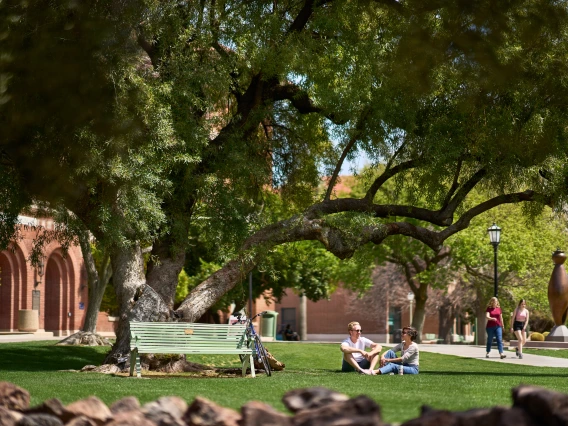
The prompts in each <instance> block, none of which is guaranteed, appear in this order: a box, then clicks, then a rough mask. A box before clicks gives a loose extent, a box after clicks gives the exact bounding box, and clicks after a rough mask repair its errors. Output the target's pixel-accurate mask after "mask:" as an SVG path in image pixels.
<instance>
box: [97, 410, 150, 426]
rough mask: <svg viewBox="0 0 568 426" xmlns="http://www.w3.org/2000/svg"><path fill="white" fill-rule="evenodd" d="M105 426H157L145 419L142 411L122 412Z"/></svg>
mask: <svg viewBox="0 0 568 426" xmlns="http://www.w3.org/2000/svg"><path fill="white" fill-rule="evenodd" d="M105 426H156V423H154V422H152V421H150V420H148V419H147V418H146V417H144V414H142V412H141V411H122V412H120V413H117V414H115V415H114V417H113V419H112V420H111V421H110V422H108V423H106V424H105Z"/></svg>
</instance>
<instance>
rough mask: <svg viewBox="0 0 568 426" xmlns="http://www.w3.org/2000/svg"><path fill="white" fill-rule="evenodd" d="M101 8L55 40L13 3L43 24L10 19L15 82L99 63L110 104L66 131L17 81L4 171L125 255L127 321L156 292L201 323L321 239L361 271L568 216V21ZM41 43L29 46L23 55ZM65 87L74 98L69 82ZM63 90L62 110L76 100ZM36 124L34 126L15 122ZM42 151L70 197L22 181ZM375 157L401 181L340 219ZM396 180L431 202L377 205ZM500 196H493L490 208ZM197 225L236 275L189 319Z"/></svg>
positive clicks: (334, 10) (379, 179)
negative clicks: (295, 251)
mask: <svg viewBox="0 0 568 426" xmlns="http://www.w3.org/2000/svg"><path fill="white" fill-rule="evenodd" d="M95 3H96V7H90V6H91V5H90V3H89V2H85V4H84V5H83V4H81V6H78V5H75V4H74V3H73V5H75V6H74V9H73V10H72V11H68V10H63V9H64V8H63V9H57V8H54V7H53V6H52V5H51V4H47V3H45V4H43V6H44V9H47V10H49V11H51V12H53V13H51V14H49V15H48V16H49V17H50V18H51V17H53V19H51V20H50V19H46V18H44V17H43V16H41V18H42V19H44V20H45V21H46V22H48V23H53V26H52V27H50V26H48V25H42V26H40V25H38V22H39V19H40V17H39V12H38V11H37V10H36V9H34V8H33V7H30V8H29V9H26V10H20V9H17V8H18V7H20V8H21V7H22V6H21V5H19V4H18V5H16V6H14V5H11V6H14V8H16V9H13V10H17V11H18V12H21V13H18V14H16V15H13V16H12V15H11V16H8V13H6V14H5V15H6V16H5V19H4V21H5V22H6V23H7V24H9V25H8V26H7V27H8V28H9V29H10V31H13V32H14V37H11V36H10V34H11V33H10V34H9V36H8V37H7V40H8V43H9V44H10V43H11V44H10V46H9V47H10V48H12V49H13V51H12V52H11V53H12V56H9V55H3V58H10V60H11V61H12V62H10V66H11V67H13V68H14V70H17V69H18V68H17V67H18V66H19V67H22V64H26V60H25V59H26V56H25V55H27V54H30V55H34V52H36V53H37V52H41V53H42V55H43V57H45V55H48V54H50V53H46V52H51V51H52V50H53V51H54V52H56V53H58V54H59V55H60V56H62V57H63V58H69V57H71V58H83V59H84V60H81V61H75V60H71V62H72V64H71V65H73V66H76V65H77V64H88V65H89V67H80V68H79V69H78V70H77V72H75V73H74V74H73V76H75V77H76V80H77V84H78V87H79V89H80V88H81V84H80V82H81V81H83V80H82V79H85V78H86V79H87V81H89V80H88V76H89V75H93V76H94V77H97V78H93V80H92V81H93V82H96V83H97V84H95V85H94V86H92V88H93V90H92V91H91V92H88V93H92V96H93V99H91V101H92V102H88V101H89V96H86V99H85V102H86V103H85V106H89V108H88V109H86V110H87V111H90V114H87V115H86V116H83V115H81V114H77V112H82V110H81V109H80V108H66V109H65V111H66V113H67V115H69V116H70V117H72V118H73V120H67V121H66V114H60V115H61V117H60V116H59V115H56V116H55V119H53V120H49V119H48V118H49V117H48V118H46V117H45V116H42V115H40V116H39V118H38V117H36V116H35V115H31V112H33V111H34V108H35V110H41V98H38V99H39V101H38V99H34V97H33V96H31V97H30V96H29V93H27V94H26V92H25V90H24V88H25V82H26V81H27V80H29V79H30V78H31V77H30V75H29V74H26V73H21V72H18V73H16V72H13V75H14V82H15V83H9V84H7V90H5V91H4V92H5V95H6V96H8V97H9V99H8V101H7V103H5V104H4V105H5V107H4V108H7V109H4V108H3V109H4V111H8V114H6V115H2V116H3V117H9V120H7V122H4V121H3V122H2V124H3V127H6V128H8V129H10V133H8V134H7V137H6V138H3V139H2V150H3V159H5V160H4V161H3V163H2V164H3V167H4V168H5V169H6V170H7V171H10V172H11V173H7V174H5V175H4V174H3V175H2V176H3V177H4V176H6V179H9V182H7V183H8V184H9V185H11V186H8V188H11V187H17V188H23V189H22V191H19V192H18V191H16V193H18V194H23V195H22V196H20V197H19V198H18V197H15V196H13V194H12V193H11V192H10V193H7V192H6V193H7V194H8V195H7V196H6V197H8V196H10V197H11V198H10V200H16V201H20V204H25V200H31V199H34V198H39V199H45V198H50V199H51V200H53V199H54V198H57V199H58V200H59V199H61V198H62V199H63V201H62V204H63V205H65V206H66V208H68V209H70V210H72V211H73V212H74V213H75V214H76V215H77V216H78V217H79V218H81V220H83V221H84V223H85V226H86V227H87V228H88V229H90V230H91V231H92V232H93V233H94V234H95V235H96V236H97V238H105V239H107V240H109V242H111V244H108V247H112V248H113V249H112V250H111V259H112V266H113V281H114V284H115V288H116V289H117V293H118V295H119V302H120V303H121V307H122V315H123V319H126V318H127V317H126V311H127V307H128V306H129V305H128V303H129V301H130V300H131V299H132V298H133V297H135V295H136V294H137V289H140V288H144V287H143V284H144V283H145V282H147V283H148V284H150V286H151V287H152V288H153V289H154V291H155V292H156V293H157V294H158V295H160V296H161V299H163V301H164V302H165V304H164V306H165V308H164V309H165V312H164V313H163V315H162V316H161V317H163V318H167V317H169V318H171V317H182V318H183V319H184V320H187V321H193V320H195V319H196V318H198V317H199V316H201V315H202V314H203V313H204V312H205V311H206V310H207V308H208V307H209V306H211V305H212V304H213V303H215V301H216V300H218V299H219V298H220V297H221V296H222V295H223V294H225V293H226V292H227V291H228V290H230V289H231V288H232V287H234V286H235V285H236V284H237V283H238V282H240V281H241V279H242V277H243V276H244V275H246V274H247V273H248V272H249V271H250V270H251V269H252V268H253V267H254V266H255V265H256V264H257V263H258V262H259V261H260V259H261V258H262V257H263V256H264V255H265V254H266V253H267V252H269V251H270V250H272V249H273V248H274V247H276V246H277V245H280V244H284V243H289V242H294V241H300V240H316V241H320V242H321V243H322V244H323V246H324V247H325V248H326V249H327V250H329V251H330V252H331V253H333V254H335V255H336V256H337V257H339V258H349V257H351V256H352V255H353V254H354V253H355V252H356V251H357V250H358V249H359V248H360V247H362V246H363V245H365V244H367V243H373V244H381V243H382V242H383V241H384V240H385V239H386V238H389V237H391V236H394V235H405V236H409V237H412V238H414V239H416V240H419V241H421V242H422V243H424V244H425V245H427V246H428V247H430V248H431V249H432V250H434V251H435V252H437V251H439V250H440V249H441V247H442V245H443V243H444V241H445V240H446V239H447V238H448V237H450V236H451V235H454V234H456V233H457V232H459V231H461V230H463V229H465V228H467V227H468V225H469V223H470V221H471V220H472V218H474V217H475V216H477V215H479V214H480V213H482V212H484V211H487V210H489V209H491V208H493V207H495V206H497V205H500V204H505V203H516V202H520V201H534V202H536V203H538V204H539V205H543V204H553V205H554V206H555V207H557V208H558V207H560V206H561V205H562V202H563V200H564V197H565V196H566V188H565V181H564V177H565V175H566V174H567V173H566V172H565V161H564V160H565V156H566V152H565V147H566V144H565V128H566V119H565V114H564V111H563V105H564V104H565V100H566V97H567V96H566V95H567V92H566V86H565V81H566V79H564V78H563V76H564V75H565V74H566V69H565V68H566V61H565V60H564V52H565V51H566V49H565V44H566V38H565V30H566V19H567V18H566V10H565V8H564V5H562V4H558V3H557V2H552V1H545V0H540V1H536V2H535V1H528V0H527V1H519V2H514V3H513V2H502V3H499V4H494V3H493V2H484V1H478V2H465V1H464V2H449V1H448V2H439V1H419V0H415V1H413V0H411V1H406V2H397V1H390V0H383V1H371V2H357V1H355V2H337V1H331V0H329V1H316V0H305V1H300V2H296V1H284V2H272V1H270V2H269V1H258V2H244V3H243V2H238V1H224V2H219V1H202V2H188V3H184V2H169V1H166V2H159V3H158V2H155V3H154V2H131V3H124V2H113V1H107V2H102V3H101V2H93V4H95ZM6 4H7V3H6V2H5V3H3V4H2V7H3V11H8V10H9V8H7V7H5V5H6ZM117 12H118V13H117ZM87 23H88V24H89V25H87ZM99 24H100V26H99ZM69 28H70V29H72V31H70V32H68V33H65V35H64V36H61V37H58V38H57V39H58V40H61V43H62V44H63V45H64V47H67V46H71V48H72V50H71V51H72V52H75V51H77V52H76V55H75V54H72V55H68V54H67V53H66V52H65V50H62V49H61V46H59V45H56V44H54V43H50V42H49V40H53V37H52V34H51V33H50V31H53V32H54V33H56V34H60V33H64V32H65V31H69ZM100 28H104V29H105V31H102V32H101V31H98V29H100ZM93 29H97V30H93ZM19 31H21V32H19ZM22 33H23V34H26V35H27V38H26V39H25V43H23V44H22V45H18V43H19V41H18V40H19V38H18V37H19V36H20V35H21V34H22ZM133 34H134V35H133ZM41 35H45V36H46V37H44V38H42V37H40V36H41ZM38 40H43V43H36V42H37V41H38ZM45 40H48V41H45ZM66 40H71V41H72V43H70V44H69V45H66V44H65V43H64V41H66ZM85 40H86V41H87V42H88V43H86V44H85V43H84V42H85ZM89 43H90V44H89ZM12 45H14V46H12ZM86 46H87V47H89V46H90V47H91V48H90V49H86V48H85V47H86ZM15 47H17V49H16V48H15ZM2 49H4V47H2ZM50 49H51V50H50ZM73 49H75V50H73ZM93 52H94V53H93ZM109 52H110V53H112V54H109ZM105 54H106V55H105ZM85 56H86V58H85ZM41 63H42V62H41V61H38V62H32V64H41ZM48 63H49V62H48ZM23 68H24V69H25V66H24V67H23ZM37 68H38V69H39V71H41V70H42V68H41V67H40V66H38V67H37ZM109 70H111V71H109ZM99 71H100V72H99ZM16 77H17V78H16ZM56 81H58V82H59V83H61V84H62V87H64V88H67V86H65V84H63V83H64V78H61V79H56ZM73 81H75V80H73ZM16 83H17V84H16ZM53 87H55V89H53ZM57 87H58V86H57V85H52V86H48V87H47V88H42V91H40V93H44V91H45V90H47V92H46V93H44V97H45V98H47V99H61V98H59V97H58V95H60V93H58V90H57ZM87 87H90V86H87ZM50 90H51V91H50ZM20 93H23V94H24V95H26V96H23V97H22V99H24V100H26V103H25V104H21V103H19V102H20V97H19V94H20ZM73 93H75V92H73ZM77 93H78V94H79V100H83V98H82V97H81V96H80V94H81V93H82V92H81V91H80V90H78V91H77ZM95 95H96V96H95ZM64 98H65V97H63V98H62V99H64ZM70 98H71V97H70ZM109 99H112V101H111V102H109ZM93 100H98V101H101V102H100V104H99V103H97V102H94V101H93ZM91 107H92V108H91ZM99 110H100V111H103V112H105V114H100V115H99V114H97V111H99ZM22 111H26V112H28V111H29V112H30V114H28V115H26V117H28V116H29V117H31V118H30V120H31V122H32V123H34V124H35V126H34V127H29V126H27V125H23V124H22V123H25V122H20V121H19V120H15V119H16V118H18V117H21V116H22V114H21V112H22ZM89 118H92V119H91V120H89ZM14 120H15V121H14ZM28 128H30V129H32V130H31V133H29V132H28V133H26V132H27V131H28ZM13 129H15V131H14V132H12V130H13ZM331 140H334V141H335V144H332V143H331V142H330V141H331ZM62 142H65V143H62ZM16 143H20V145H17V144H16ZM18 146H19V148H16V147H18ZM26 147H28V148H33V149H32V150H30V151H29V152H31V153H32V154H34V155H33V156H32V158H33V160H35V161H37V162H38V163H41V165H42V167H37V171H41V172H42V173H41V174H39V175H40V176H41V179H44V180H45V178H46V176H49V173H52V172H51V171H52V170H53V169H54V167H53V166H54V165H55V164H56V165H57V166H58V170H57V173H56V175H57V177H58V178H59V179H58V182H61V184H60V186H61V187H64V188H65V189H67V191H64V192H63V193H62V194H60V193H59V192H58V191H48V190H47V189H46V188H44V187H42V186H41V185H33V186H32V185H31V184H28V183H27V182H28V180H27V179H25V178H22V176H27V174H29V175H33V173H32V172H33V171H34V169H33V167H27V168H24V167H23V165H20V163H19V159H23V160H22V161H24V160H25V161H27V158H25V157H26V156H25V155H24V154H23V153H25V151H24V150H25V148H26ZM361 150H364V151H365V152H366V153H367V155H368V156H369V157H370V158H371V159H373V160H374V161H376V162H377V163H382V164H383V165H384V166H385V167H384V169H382V172H381V173H380V174H379V175H378V176H377V175H373V176H372V178H371V177H370V178H369V181H368V186H367V190H366V191H365V195H364V196H362V197H359V198H356V197H351V198H342V199H334V198H333V196H332V191H331V188H333V186H334V184H335V182H336V180H337V176H338V173H339V170H340V168H341V165H342V163H343V161H344V159H345V158H349V157H352V156H355V155H357V152H358V151H361ZM35 153H38V154H37V155H35ZM85 154H86V155H85ZM30 161H31V160H30ZM27 164H29V162H28V163H27ZM32 164H33V163H32ZM50 166H51V167H50ZM322 171H323V173H324V174H326V175H328V176H330V179H329V190H328V191H326V193H325V195H324V196H323V197H322V198H319V199H318V198H315V196H314V195H315V194H316V193H315V192H314V191H313V190H312V188H315V186H316V185H317V183H318V180H319V174H320V173H321V172H322ZM539 171H540V173H539ZM24 172H25V173H24ZM26 173H27V174H26ZM41 179H39V181H41ZM389 180H394V181H395V183H396V187H397V190H399V191H400V190H402V188H404V189H405V191H406V192H407V193H408V194H410V196H411V198H410V200H411V203H410V204H396V203H392V202H387V203H384V202H379V201H377V199H376V195H377V192H378V191H379V190H380V189H381V188H382V187H383V186H384V184H385V182H387V181H389ZM37 181H38V179H37V176H36V179H31V180H30V181H29V182H37ZM18 185H19V186H18ZM265 185H271V186H273V187H275V188H277V189H278V190H279V194H280V195H281V196H282V197H283V198H284V199H285V200H287V202H288V205H289V206H290V208H289V210H288V212H289V218H287V219H285V220H279V221H271V220H270V218H267V217H266V216H265V215H263V210H262V208H261V206H262V197H261V196H260V194H261V192H262V191H261V189H262V188H263V187H264V186H265ZM478 186H480V187H484V188H487V189H488V190H491V191H493V192H490V196H489V197H488V198H487V199H485V200H483V201H482V202H481V203H479V204H476V205H468V204H467V197H468V194H469V193H470V192H471V191H472V189H473V188H475V187H478ZM49 189H51V188H49ZM53 192H56V194H57V197H54V196H53V194H52V193H53ZM2 194H4V193H2ZM50 196H51V197H50ZM58 197H59V198H58ZM21 200H24V201H21ZM11 205H14V206H18V205H19V204H17V203H16V202H12V204H11ZM16 210H17V209H16V208H13V209H11V210H8V209H7V210H6V211H7V212H8V213H10V212H12V213H11V214H12V215H13V212H14V211H16ZM197 218H198V219H199V220H198V221H196V220H195V219H197ZM192 226H201V227H203V226H206V227H208V228H210V229H214V230H215V231H216V232H217V235H219V236H220V238H222V240H220V244H219V246H220V247H222V248H223V250H225V252H226V257H227V258H228V259H231V260H229V261H228V262H227V263H226V265H225V266H224V267H223V268H221V269H220V270H219V271H217V272H215V273H214V274H213V275H212V276H211V277H209V278H208V279H206V280H205V281H204V282H203V283H202V284H200V285H199V286H197V287H196V288H195V290H194V291H193V292H192V293H190V295H189V296H188V298H187V299H186V300H185V301H184V302H183V303H182V304H181V306H180V308H179V309H178V310H177V312H176V313H175V314H172V313H171V312H170V311H169V309H171V307H172V305H173V299H174V294H175V286H176V285H177V275H178V273H179V271H180V270H181V267H182V265H183V260H184V259H183V257H184V253H185V249H186V247H187V241H188V238H187V237H188V234H189V230H190V227H192ZM141 241H153V243H154V244H153V250H154V252H153V255H154V257H153V258H154V259H155V258H159V259H160V263H157V262H153V263H151V265H150V267H149V270H148V276H147V278H146V277H145V276H144V270H143V266H142V261H141V253H140V242H141ZM150 293H151V292H146V293H145V294H150ZM142 311H144V310H142ZM153 312H155V310H154V309H152V310H151V311H146V313H144V312H141V313H140V315H141V316H142V317H144V316H146V317H150V316H151V314H152V313H153ZM124 324H126V322H123V325H124ZM127 340H128V333H127V328H125V327H122V328H120V330H119V339H118V344H117V346H116V348H115V350H116V351H119V352H124V351H125V350H127V347H128V344H127Z"/></svg>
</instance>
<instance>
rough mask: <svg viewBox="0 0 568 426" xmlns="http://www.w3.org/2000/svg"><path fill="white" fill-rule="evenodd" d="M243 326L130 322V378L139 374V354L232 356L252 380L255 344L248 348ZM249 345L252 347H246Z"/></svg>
mask: <svg viewBox="0 0 568 426" xmlns="http://www.w3.org/2000/svg"><path fill="white" fill-rule="evenodd" d="M247 343H248V341H247V334H246V325H245V324H236V325H229V324H201V323H187V322H135V321H131V322H130V375H131V376H132V375H133V373H134V367H135V366H136V376H137V377H141V374H140V354H185V355H190V354H234V355H239V356H240V359H241V362H242V371H243V377H244V376H245V375H246V371H247V367H250V370H251V376H252V377H255V372H254V363H253V358H252V357H253V348H254V345H247ZM248 346H251V347H248Z"/></svg>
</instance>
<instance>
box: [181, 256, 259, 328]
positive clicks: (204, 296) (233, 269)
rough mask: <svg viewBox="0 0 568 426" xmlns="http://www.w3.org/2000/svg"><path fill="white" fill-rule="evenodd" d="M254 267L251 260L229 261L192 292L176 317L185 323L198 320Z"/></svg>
mask: <svg viewBox="0 0 568 426" xmlns="http://www.w3.org/2000/svg"><path fill="white" fill-rule="evenodd" d="M254 265H255V263H254V261H253V260H252V259H251V260H248V261H241V260H231V261H229V262H228V263H227V264H226V265H225V266H223V267H222V268H221V269H219V270H218V271H217V272H215V273H214V274H212V275H211V276H209V277H208V278H207V279H206V280H205V281H203V282H202V283H201V284H199V285H198V286H197V287H195V288H194V289H193V290H192V292H191V293H190V294H189V295H188V296H187V297H186V298H185V300H184V301H183V302H182V304H181V305H180V306H179V308H178V309H177V310H176V312H175V313H176V315H177V316H179V317H180V318H182V320H183V321H187V322H194V321H196V320H198V319H199V318H200V317H201V316H202V315H203V314H205V312H207V309H209V308H210V307H211V306H212V305H213V304H214V303H215V302H216V301H217V300H219V299H220V298H221V296H223V295H224V294H225V293H226V292H227V291H229V290H231V289H232V288H233V287H234V286H235V285H237V284H238V283H240V282H241V281H242V280H244V279H245V278H246V276H247V274H248V273H249V272H250V271H251V270H252V269H253V268H254Z"/></svg>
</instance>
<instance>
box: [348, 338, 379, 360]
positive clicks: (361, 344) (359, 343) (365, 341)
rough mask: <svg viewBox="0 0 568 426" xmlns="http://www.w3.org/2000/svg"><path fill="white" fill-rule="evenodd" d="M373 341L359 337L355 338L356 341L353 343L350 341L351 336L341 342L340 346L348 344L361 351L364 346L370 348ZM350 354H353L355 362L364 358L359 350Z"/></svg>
mask: <svg viewBox="0 0 568 426" xmlns="http://www.w3.org/2000/svg"><path fill="white" fill-rule="evenodd" d="M373 343H374V342H373V341H372V340H369V339H367V338H366V337H359V339H357V342H356V343H353V342H352V341H351V338H350V337H348V338H347V339H345V340H344V341H343V342H341V346H349V347H351V348H355V349H361V350H362V351H364V350H365V348H370V347H371V345H372V344H373ZM351 355H353V358H354V359H355V361H357V362H358V361H361V360H362V359H363V358H364V357H363V355H361V354H360V353H359V352H356V353H353V354H351Z"/></svg>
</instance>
